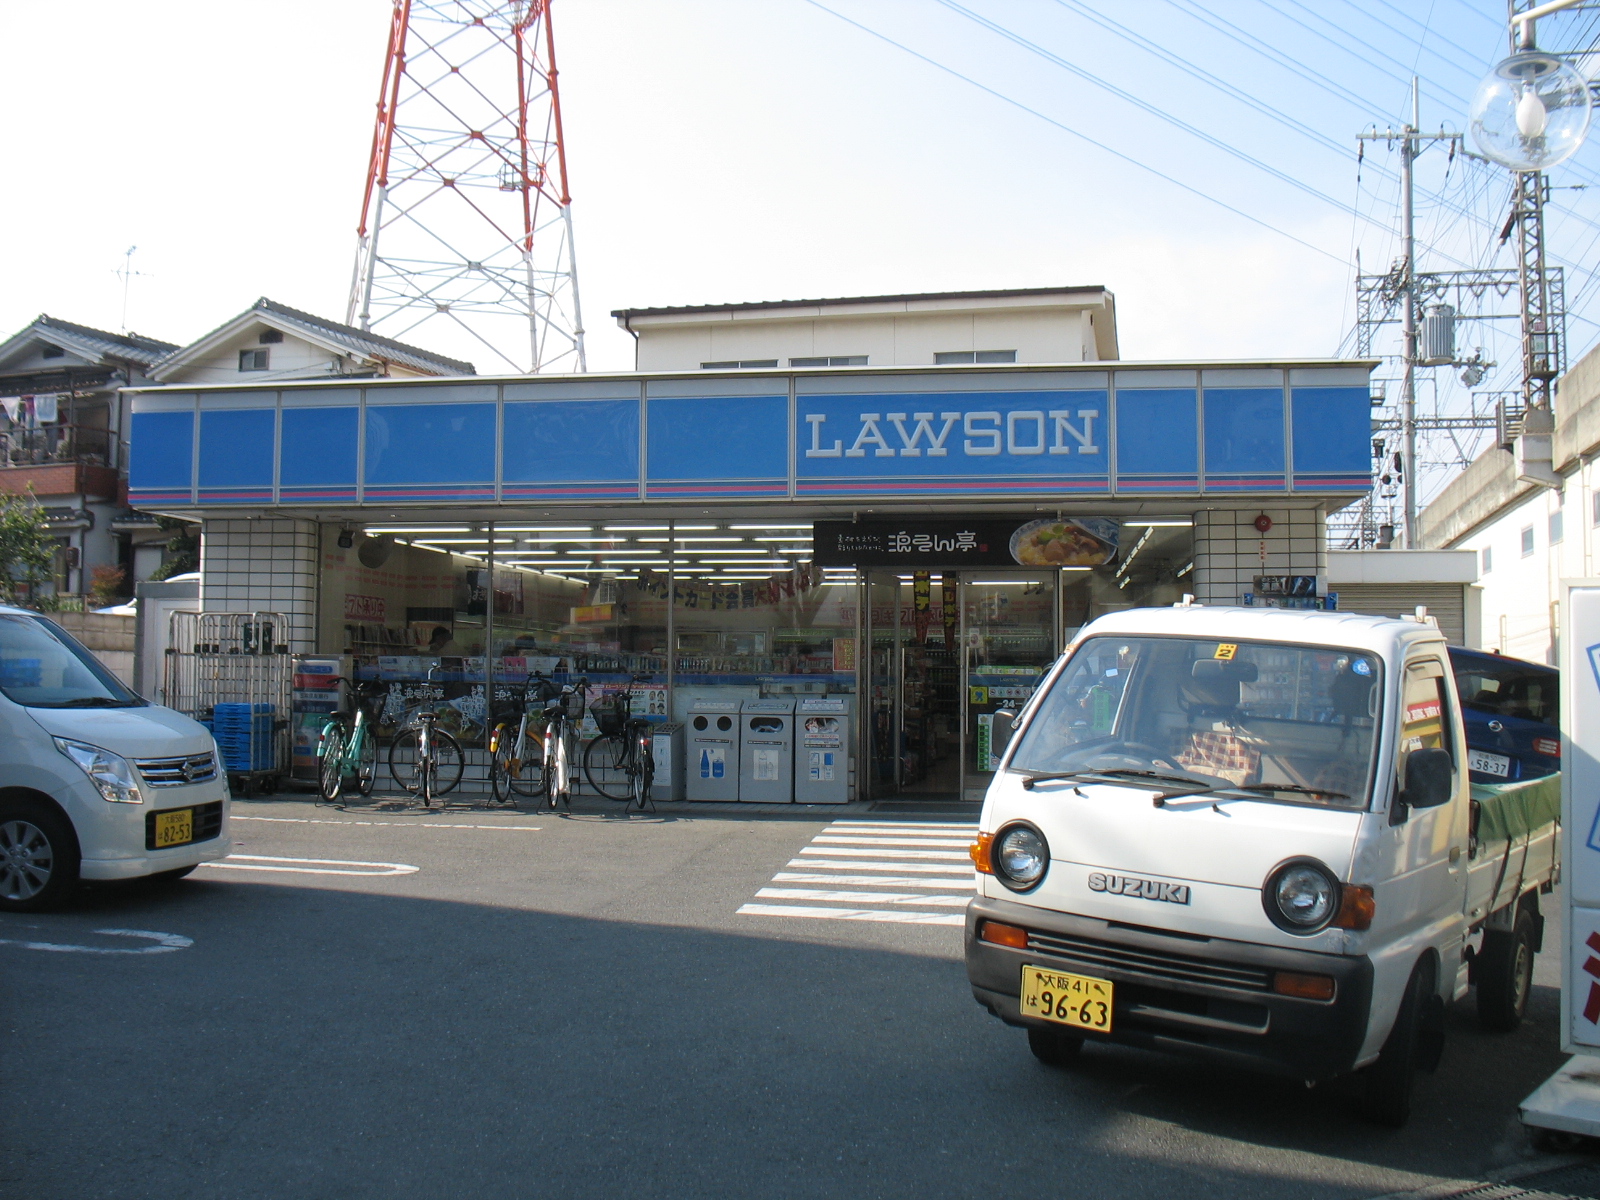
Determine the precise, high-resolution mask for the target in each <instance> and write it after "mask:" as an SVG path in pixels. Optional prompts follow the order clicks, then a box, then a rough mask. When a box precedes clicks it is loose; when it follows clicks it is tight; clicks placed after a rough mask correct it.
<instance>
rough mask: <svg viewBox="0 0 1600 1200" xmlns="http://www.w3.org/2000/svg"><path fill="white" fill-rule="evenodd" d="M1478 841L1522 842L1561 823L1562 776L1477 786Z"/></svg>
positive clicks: (1476, 784) (1478, 784) (1473, 787)
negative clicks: (1509, 839)
mask: <svg viewBox="0 0 1600 1200" xmlns="http://www.w3.org/2000/svg"><path fill="white" fill-rule="evenodd" d="M1472 798H1473V799H1474V800H1476V801H1477V802H1478V841H1480V842H1499V841H1504V840H1506V839H1507V838H1516V839H1521V838H1524V837H1526V836H1527V835H1528V834H1530V833H1533V832H1534V831H1535V830H1538V829H1542V828H1544V826H1546V825H1549V824H1551V823H1552V822H1555V821H1559V820H1560V819H1561V775H1560V773H1559V772H1558V773H1557V774H1555V775H1546V776H1544V777H1543V778H1540V779H1525V780H1522V781H1521V782H1519V783H1475V784H1473V785H1472Z"/></svg>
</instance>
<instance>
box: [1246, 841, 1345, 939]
mask: <svg viewBox="0 0 1600 1200" xmlns="http://www.w3.org/2000/svg"><path fill="white" fill-rule="evenodd" d="M1339 891H1340V889H1339V881H1338V880H1337V879H1335V878H1334V877H1333V872H1332V871H1330V870H1328V868H1327V867H1325V866H1323V865H1322V864H1321V863H1319V862H1317V861H1316V860H1315V859H1310V858H1300V859H1295V860H1293V861H1291V862H1286V863H1284V864H1283V865H1282V866H1280V867H1277V868H1275V869H1274V870H1273V872H1272V874H1270V875H1268V876H1267V882H1266V885H1265V886H1264V887H1263V888H1262V889H1261V903H1262V906H1263V907H1264V908H1265V909H1266V910H1267V916H1268V917H1270V918H1271V920H1272V923H1273V924H1274V925H1276V926H1277V927H1278V928H1279V929H1282V930H1285V931H1287V932H1289V933H1317V932H1319V931H1321V930H1323V929H1326V928H1327V927H1328V923H1329V922H1330V921H1332V920H1333V918H1334V916H1335V915H1336V914H1337V913H1338V911H1339Z"/></svg>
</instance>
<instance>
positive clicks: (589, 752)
mask: <svg viewBox="0 0 1600 1200" xmlns="http://www.w3.org/2000/svg"><path fill="white" fill-rule="evenodd" d="M635 679H636V680H642V679H649V676H648V675H643V676H635ZM590 711H591V712H592V713H593V714H594V720H595V724H596V725H597V726H599V728H600V736H599V737H597V738H595V739H594V740H593V741H592V742H590V743H589V744H588V746H586V747H585V748H584V751H583V773H584V776H585V777H586V778H587V779H588V780H589V786H590V787H592V788H594V790H595V791H597V792H599V793H600V795H602V796H604V797H605V798H606V799H608V800H621V801H625V802H626V804H627V807H628V809H630V810H633V809H637V810H638V811H639V812H654V811H655V807H656V806H655V802H654V800H652V798H651V795H650V789H651V788H652V787H653V786H654V785H655V776H656V760H655V753H654V751H653V749H652V747H651V742H652V739H653V734H652V728H651V723H650V722H649V721H647V720H646V719H645V718H643V717H635V716H633V715H632V713H631V708H630V701H629V694H628V691H627V689H626V688H625V689H623V690H622V691H620V692H615V693H613V694H612V695H609V696H607V697H605V699H604V700H603V701H600V702H598V703H596V704H595V705H594V706H593V708H592V709H591V710H590Z"/></svg>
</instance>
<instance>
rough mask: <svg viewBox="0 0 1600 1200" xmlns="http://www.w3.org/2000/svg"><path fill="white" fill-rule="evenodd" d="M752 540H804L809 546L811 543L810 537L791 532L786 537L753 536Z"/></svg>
mask: <svg viewBox="0 0 1600 1200" xmlns="http://www.w3.org/2000/svg"><path fill="white" fill-rule="evenodd" d="M750 540H751V541H752V542H804V543H805V544H806V545H807V546H809V545H811V539H810V538H803V537H801V536H800V535H799V534H797V533H791V534H789V535H788V536H786V537H753V538H751V539H750Z"/></svg>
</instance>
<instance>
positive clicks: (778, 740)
mask: <svg viewBox="0 0 1600 1200" xmlns="http://www.w3.org/2000/svg"><path fill="white" fill-rule="evenodd" d="M739 799H740V800H744V801H747V802H749V803H754V804H789V803H791V802H792V801H793V800H794V698H793V697H789V698H788V699H781V700H780V699H774V700H746V701H745V702H744V707H743V708H742V709H741V710H740V713H739Z"/></svg>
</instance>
